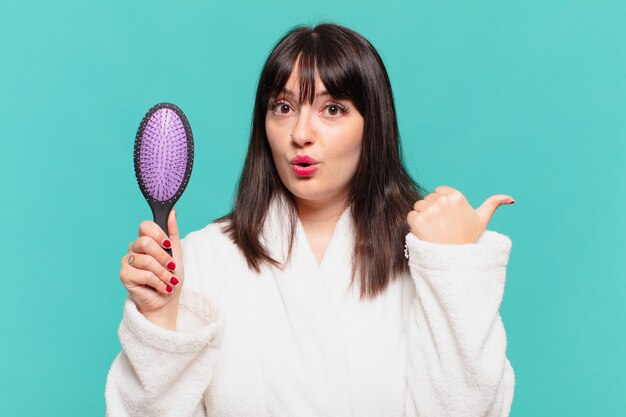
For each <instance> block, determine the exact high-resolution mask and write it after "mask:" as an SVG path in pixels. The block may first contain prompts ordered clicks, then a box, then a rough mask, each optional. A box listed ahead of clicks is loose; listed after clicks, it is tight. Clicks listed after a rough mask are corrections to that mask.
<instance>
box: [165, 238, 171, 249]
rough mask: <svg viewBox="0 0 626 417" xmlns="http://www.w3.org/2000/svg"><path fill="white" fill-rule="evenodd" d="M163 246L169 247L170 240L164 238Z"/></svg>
mask: <svg viewBox="0 0 626 417" xmlns="http://www.w3.org/2000/svg"><path fill="white" fill-rule="evenodd" d="M163 246H164V247H165V248H167V249H169V248H171V247H172V242H170V241H169V240H167V239H165V240H164V241H163Z"/></svg>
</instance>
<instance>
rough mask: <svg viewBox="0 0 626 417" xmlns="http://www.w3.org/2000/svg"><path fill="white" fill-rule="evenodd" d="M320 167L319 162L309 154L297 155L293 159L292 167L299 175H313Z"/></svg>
mask: <svg viewBox="0 0 626 417" xmlns="http://www.w3.org/2000/svg"><path fill="white" fill-rule="evenodd" d="M319 167H320V166H319V163H318V162H317V161H316V160H315V159H313V158H311V157H310V156H308V155H297V156H295V157H293V158H292V159H291V168H292V169H293V171H294V172H295V173H296V175H297V176H298V177H311V176H312V175H313V174H315V172H316V171H317V169H318V168H319Z"/></svg>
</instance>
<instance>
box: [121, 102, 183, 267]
mask: <svg viewBox="0 0 626 417" xmlns="http://www.w3.org/2000/svg"><path fill="white" fill-rule="evenodd" d="M133 154H134V161H135V176H136V177H137V183H138V184H139V188H140V189H141V192H142V193H143V196H144V197H145V198H146V201H148V204H149V205H150V208H151V209H152V215H153V217H154V222H155V223H156V224H158V225H159V226H161V229H163V231H164V232H165V234H166V235H168V236H169V231H168V228H167V218H168V216H169V214H170V211H171V210H172V207H174V204H175V203H176V202H177V201H178V199H179V198H180V196H181V195H182V194H183V191H185V188H186V187H187V184H188V183H189V178H190V177H191V168H192V166H193V135H192V133H191V127H190V126H189V121H188V120H187V117H186V116H185V114H184V113H183V112H182V110H181V109H179V108H178V107H177V106H175V105H174V104H170V103H159V104H156V105H154V106H153V107H152V108H151V109H150V110H148V112H147V113H146V115H145V116H144V117H143V119H142V120H141V123H140V124H139V129H137V135H136V136H135V149H134V153H133ZM166 251H167V253H168V254H169V255H172V251H171V249H166Z"/></svg>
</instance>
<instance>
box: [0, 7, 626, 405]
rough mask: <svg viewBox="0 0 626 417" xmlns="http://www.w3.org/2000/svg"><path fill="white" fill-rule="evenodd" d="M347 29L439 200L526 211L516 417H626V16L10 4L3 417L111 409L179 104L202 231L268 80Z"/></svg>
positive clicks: (233, 177) (511, 319)
mask: <svg viewBox="0 0 626 417" xmlns="http://www.w3.org/2000/svg"><path fill="white" fill-rule="evenodd" d="M321 21H331V22H335V23H339V24H342V25H346V26H349V27H351V28H353V29H355V30H357V31H359V32H360V33H362V34H363V35H364V36H365V37H367V38H368V39H369V40H370V41H371V42H372V43H373V44H374V46H375V47H376V48H377V49H378V51H379V53H380V54H381V56H382V57H383V60H384V61H385V63H386V65H387V69H388V72H389V75H390V78H391V82H392V85H393V88H394V94H395V99H396V105H397V109H398V117H399V123H400V129H401V135H402V138H403V146H404V151H405V159H406V163H407V165H408V167H409V168H410V170H411V172H412V173H413V174H414V176H415V177H416V179H417V181H418V182H419V183H420V184H422V185H423V186H425V187H426V188H427V189H428V190H429V191H432V190H434V188H435V187H436V186H438V185H449V186H452V187H454V188H457V189H459V190H461V191H462V192H463V193H464V194H465V195H466V197H467V198H468V199H469V201H470V202H471V203H472V205H473V206H474V207H477V206H478V205H480V204H481V203H482V201H483V200H484V199H485V198H487V197H488V196H490V195H492V194H498V193H506V194H509V195H511V196H513V197H514V198H515V199H516V201H517V202H516V204H514V205H512V206H504V207H500V208H499V209H498V211H497V212H496V214H495V215H494V217H493V219H492V221H491V222H490V224H489V229H491V230H497V231H499V232H501V233H504V234H507V235H508V236H510V237H511V239H512V241H513V247H512V252H511V257H510V261H509V267H508V272H507V284H506V292H505V297H504V300H503V303H502V307H501V314H502V317H503V320H504V324H505V327H506V330H507V335H508V351H507V354H508V357H509V359H510V360H511V362H512V364H513V367H514V369H515V373H516V378H517V384H516V392H515V398H514V402H513V407H512V411H511V416H516V417H521V416H537V417H538V416H551V417H552V416H571V417H574V416H624V415H626V414H625V413H626V411H624V410H625V409H626V396H624V395H623V394H624V392H625V389H626V361H625V360H624V357H623V354H624V353H625V352H626V334H625V331H624V321H625V319H626V308H625V306H624V299H625V298H626V266H625V263H624V259H625V258H626V244H625V243H624V235H625V232H626V220H625V219H624V207H625V205H626V194H625V192H624V191H625V186H624V180H625V179H626V168H625V164H624V162H625V159H626V158H625V156H626V117H625V116H626V81H625V80H626V23H625V22H626V2H624V1H607V0H605V1H602V0H600V1H598V0H596V1H591V0H590V1H573V0H567V1H557V0H529V1H518V2H511V1H502V0H498V1H496V0H483V1H457V2H433V1H423V0H420V1H411V2H409V1H402V2H392V1H385V2H363V1H351V0H344V1H325V0H324V1H315V2H310V3H309V4H300V3H286V2H253V1H247V2H238V3H231V4H229V3H226V2H212V1H202V2H201V1H178V2H172V1H155V0H152V1H118V0H116V1H107V2H102V1H89V2H81V1H61V2H32V1H21V2H9V1H3V2H2V3H0V39H2V41H1V43H0V52H1V55H0V56H1V64H0V94H1V97H2V100H1V101H0V121H1V123H0V140H1V141H2V142H1V143H2V146H1V148H0V149H1V151H0V166H1V167H2V169H3V174H4V175H3V180H2V185H3V187H2V188H3V196H4V198H3V199H2V204H1V208H0V219H1V230H2V232H3V235H2V238H1V239H0V253H2V265H3V267H4V271H5V272H4V279H3V280H2V285H1V286H0V291H1V301H0V314H1V317H2V320H1V326H2V327H1V329H0V330H1V334H2V343H0V364H1V369H0V415H2V416H7V417H9V416H35V415H50V416H56V415H63V416H87V415H89V416H92V415H103V414H104V384H105V379H106V374H107V371H108V368H109V366H110V364H111V362H112V360H113V359H114V357H115V355H116V354H117V352H118V351H119V349H120V345H119V341H118V340H117V334H116V332H117V326H118V324H119V320H120V318H121V313H122V304H123V299H124V297H125V294H126V292H125V289H124V288H123V286H122V285H121V283H120V281H119V269H120V259H121V257H122V256H123V255H124V254H125V253H126V249H127V246H128V244H129V243H130V242H131V241H132V240H134V239H135V238H136V236H137V228H138V225H139V223H140V222H141V220H143V219H147V218H150V210H149V208H148V205H147V204H146V202H145V200H144V199H143V197H142V195H141V193H140V192H139V189H138V187H137V184H136V181H135V177H134V173H133V161H132V147H133V141H134V135H135V132H136V129H137V126H138V123H139V121H140V120H141V117H142V116H143V114H144V113H145V111H147V109H148V108H149V107H150V106H151V105H153V104H155V103H157V102H160V101H170V102H173V103H176V104H178V105H179V106H180V107H181V108H182V109H183V110H184V111H185V112H186V114H187V115H188V117H189V120H190V122H191V124H192V127H193V130H194V135H195V139H196V159H195V165H194V172H193V177H192V180H191V182H190V184H189V187H188V188H187V191H186V192H185V194H184V196H183V198H182V199H181V201H180V202H179V204H178V205H177V211H178V219H179V225H180V227H181V232H182V234H183V235H185V234H187V233H188V232H190V231H192V230H196V229H199V228H201V227H203V226H204V225H206V224H207V223H208V222H210V221H211V220H212V219H214V218H215V217H217V216H220V215H222V214H225V213H226V212H227V211H228V210H229V207H230V204H231V201H232V195H233V190H234V187H235V184H236V181H237V178H238V175H239V172H240V170H241V166H242V161H243V156H244V151H245V149H246V144H247V139H248V133H249V128H250V121H251V114H252V103H253V99H254V92H255V87H256V82H257V77H258V75H259V73H260V70H261V67H262V65H263V62H264V60H265V58H266V57H267V55H268V53H269V52H270V50H271V48H272V47H273V45H274V44H275V42H277V41H278V39H279V38H280V37H281V36H282V35H283V34H284V33H285V32H286V31H287V30H288V29H289V28H291V27H292V26H294V25H297V24H315V23H318V22H321Z"/></svg>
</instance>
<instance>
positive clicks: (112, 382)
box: [106, 24, 514, 417]
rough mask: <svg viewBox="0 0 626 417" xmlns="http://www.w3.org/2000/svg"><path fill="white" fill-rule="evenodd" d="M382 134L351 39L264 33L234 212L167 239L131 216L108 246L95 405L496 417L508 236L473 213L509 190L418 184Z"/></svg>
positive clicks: (356, 39)
mask: <svg viewBox="0 0 626 417" xmlns="http://www.w3.org/2000/svg"><path fill="white" fill-rule="evenodd" d="M399 148H400V145H399V135H398V127H397V121H396V114H395V109H394V102H393V96H392V92H391V86H390V83H389V79H388V76H387V72H386V70H385V67H384V65H383V62H382V61H381V59H380V56H379V55H378V53H377V52H376V50H375V49H374V48H373V46H372V45H371V44H370V43H369V42H368V41H367V40H366V39H364V38H363V37H362V36H361V35H359V34H357V33H355V32H354V31H352V30H350V29H347V28H345V27H342V26H338V25H334V24H320V25H318V26H316V27H314V28H312V29H311V28H306V27H298V28H295V29H293V30H292V31H290V32H289V33H288V34H287V35H286V36H285V37H284V38H283V39H281V40H280V41H279V42H278V44H277V45H276V47H275V48H274V49H273V51H272V52H271V54H270V56H269V57H268V59H267V62H266V63H265V66H264V68H263V70H262V73H261V76H260V80H259V85H258V89H257V94H256V101H255V108H254V117H253V126H252V132H251V137H250V145H249V148H248V153H247V157H246V160H245V164H244V168H243V172H242V175H241V180H240V183H239V189H238V192H237V197H236V199H235V204H234V209H233V211H232V212H231V213H230V214H229V215H227V216H225V217H224V218H222V219H219V220H218V221H216V222H213V223H211V224H209V225H207V226H206V227H204V228H203V229H201V230H197V231H194V232H192V233H189V234H188V235H187V236H186V237H185V238H184V239H180V238H179V233H178V227H177V223H176V218H175V213H174V212H172V214H170V218H169V222H168V227H169V230H170V236H166V235H165V234H164V232H163V231H162V230H161V229H160V228H159V227H158V226H157V225H156V224H155V223H153V222H151V221H144V222H142V223H141V225H140V227H139V237H138V238H137V239H136V240H135V241H134V242H132V243H131V244H130V246H129V247H128V253H127V254H126V255H125V256H124V257H123V258H122V268H121V272H120V277H121V280H122V283H123V284H124V286H125V287H126V288H127V289H128V293H129V296H128V298H127V300H126V303H125V307H124V316H123V319H122V323H121V325H120V328H119V337H120V341H121V343H122V347H123V350H122V352H120V354H119V355H118V356H117V358H116V359H115V361H114V362H113V365H112V367H111V370H110V372H109V375H108V379H107V387H106V403H107V414H108V416H110V417H114V416H131V415H132V416H135V415H136V416H177V417H184V416H225V417H226V416H228V417H230V416H233V417H234V416H237V417H242V416H255V417H257V416H298V417H301V416H302V417H303V416H359V417H364V416H385V417H390V416H432V417H442V416H455V417H459V416H497V417H502V416H506V415H508V413H509V410H510V406H511V402H512V398H513V389H514V373H513V369H512V367H511V364H510V362H509V361H508V359H507V357H506V334H505V330H504V327H503V325H502V321H501V319H500V315H499V311H498V310H499V306H500V303H501V300H502V295H503V290H504V282H505V275H506V265H507V263H508V257H509V253H510V249H511V241H510V239H509V238H508V237H507V236H505V235H502V234H499V233H496V232H493V231H488V230H486V227H487V224H488V222H489V220H490V218H491V216H492V215H493V213H494V212H495V210H496V208H497V207H498V206H499V205H501V204H508V203H511V202H512V199H511V198H510V197H509V196H507V195H500V194H499V195H494V196H491V197H490V198H488V199H487V200H486V201H485V202H484V204H483V205H481V206H480V207H479V208H478V209H476V210H474V209H473V208H472V207H471V205H470V204H469V203H468V201H467V200H466V199H465V197H464V196H463V194H462V193H461V192H459V191H458V190H456V189H453V188H451V187H447V186H440V187H437V188H436V189H435V191H434V192H433V193H431V194H428V195H426V196H425V197H424V195H425V193H424V192H423V190H422V189H421V187H419V186H418V185H417V184H416V183H415V182H413V181H412V180H411V178H410V177H409V175H408V174H407V172H406V170H405V168H404V167H403V165H402V162H401V157H400V149H399ZM170 247H171V248H172V255H173V256H172V257H170V256H169V255H168V254H167V252H165V250H164V248H170ZM407 258H408V260H407Z"/></svg>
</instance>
